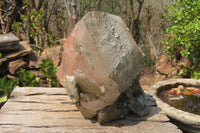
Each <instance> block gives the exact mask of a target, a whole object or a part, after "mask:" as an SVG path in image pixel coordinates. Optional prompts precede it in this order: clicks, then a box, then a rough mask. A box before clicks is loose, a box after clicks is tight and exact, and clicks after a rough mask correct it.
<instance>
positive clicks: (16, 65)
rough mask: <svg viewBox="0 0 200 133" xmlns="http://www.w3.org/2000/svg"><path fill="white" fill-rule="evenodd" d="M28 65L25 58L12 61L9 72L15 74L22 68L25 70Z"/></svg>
mask: <svg viewBox="0 0 200 133" xmlns="http://www.w3.org/2000/svg"><path fill="white" fill-rule="evenodd" d="M27 65H28V63H27V62H26V61H24V60H23V58H20V59H18V60H14V61H10V62H9V65H8V70H9V72H10V73H11V74H15V73H16V72H17V71H18V70H19V69H20V68H24V67H26V66H27Z"/></svg>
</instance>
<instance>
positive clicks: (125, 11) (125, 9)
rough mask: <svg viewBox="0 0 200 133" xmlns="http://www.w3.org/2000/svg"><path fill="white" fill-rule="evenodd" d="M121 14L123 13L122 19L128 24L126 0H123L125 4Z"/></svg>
mask: <svg viewBox="0 0 200 133" xmlns="http://www.w3.org/2000/svg"><path fill="white" fill-rule="evenodd" d="M123 14H124V21H125V23H126V25H128V20H127V0H125V6H124V11H123Z"/></svg>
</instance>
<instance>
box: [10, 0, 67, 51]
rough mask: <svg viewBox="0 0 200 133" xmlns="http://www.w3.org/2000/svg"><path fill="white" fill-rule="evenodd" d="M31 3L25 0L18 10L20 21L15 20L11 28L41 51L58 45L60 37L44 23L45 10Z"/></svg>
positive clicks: (62, 17) (62, 16)
mask: <svg viewBox="0 0 200 133" xmlns="http://www.w3.org/2000/svg"><path fill="white" fill-rule="evenodd" d="M30 3H31V1H30V0H23V7H22V9H19V10H18V11H19V12H20V21H14V22H13V24H12V25H11V28H12V30H13V31H14V32H15V33H16V35H17V36H18V37H21V36H23V37H24V38H23V39H26V40H28V41H29V43H30V44H33V45H31V46H32V48H33V49H34V50H37V51H39V53H41V52H42V51H43V49H44V48H47V47H49V46H52V45H57V44H58V42H57V40H58V38H57V37H56V36H55V35H53V33H52V32H51V31H49V30H48V28H47V24H45V23H44V22H45V19H44V17H45V16H44V14H45V13H44V11H42V10H38V9H35V8H32V6H31V4H30ZM61 19H64V15H61ZM62 21H64V20H62ZM46 23H47V22H46Z"/></svg>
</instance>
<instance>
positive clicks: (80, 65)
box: [57, 12, 148, 123]
mask: <svg viewBox="0 0 200 133" xmlns="http://www.w3.org/2000/svg"><path fill="white" fill-rule="evenodd" d="M63 49H64V51H63V55H62V63H61V66H60V68H59V69H58V73H57V76H58V78H59V81H60V83H61V84H62V85H63V86H64V87H65V88H66V90H67V92H68V94H69V96H70V97H71V99H72V101H73V102H74V103H76V105H77V107H78V109H79V110H80V111H81V113H82V114H83V116H85V117H87V118H93V117H95V116H97V118H98V120H99V121H100V122H102V123H103V122H107V121H110V120H114V119H117V118H121V117H122V116H124V115H125V114H127V112H128V110H131V111H133V112H136V114H137V110H138V111H142V112H143V113H141V112H138V115H140V116H142V115H145V114H146V113H144V112H148V111H147V110H148V109H147V107H148V105H147V104H146V98H145V94H144V93H143V91H142V89H141V87H139V88H138V87H137V85H136V86H135V85H134V81H135V79H136V77H137V76H138V74H139V73H140V71H141V69H142V67H143V63H144V55H143V53H142V51H141V50H140V49H139V48H138V46H137V45H136V43H135V42H134V40H133V39H132V37H131V35H130V33H129V31H128V29H127V27H126V25H125V24H124V23H123V21H122V19H121V18H120V17H118V16H115V15H111V14H106V13H102V12H90V13H88V14H87V15H86V16H84V17H83V18H82V19H81V20H80V21H79V22H78V23H77V25H76V27H75V29H74V30H73V31H72V33H71V34H70V36H69V37H68V38H67V40H66V41H65V42H64V45H63ZM134 87H136V88H134ZM127 90H128V91H127ZM137 90H139V91H137ZM126 92H127V93H130V94H129V95H127V96H125V98H126V100H125V101H126V102H124V100H119V96H120V95H121V94H122V93H126ZM135 92H136V94H133V93H135ZM125 95H126V94H125ZM134 95H135V96H136V97H137V98H138V99H136V100H135V101H137V103H133V102H129V103H130V104H129V105H126V107H125V108H124V109H127V111H126V110H124V109H123V110H120V109H117V107H118V105H119V104H118V102H121V103H122V104H127V103H128V102H127V101H128V100H130V98H131V99H132V100H130V101H134V100H133V99H134V98H135V97H133V96H134ZM122 99H123V98H122ZM140 101H141V102H140ZM134 104H135V105H134ZM120 105H121V104H120ZM140 105H141V108H140ZM123 106H124V105H123ZM130 106H131V107H130ZM134 106H135V107H134ZM138 107H139V108H138ZM132 108H135V110H136V111H134V109H133V110H132ZM137 108H138V109H137ZM104 109H105V110H104ZM112 111H115V112H116V113H115V114H116V115H113V116H111V117H110V118H109V115H108V114H106V112H109V113H110V112H112ZM104 117H106V118H104Z"/></svg>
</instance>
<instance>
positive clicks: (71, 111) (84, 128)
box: [0, 87, 182, 133]
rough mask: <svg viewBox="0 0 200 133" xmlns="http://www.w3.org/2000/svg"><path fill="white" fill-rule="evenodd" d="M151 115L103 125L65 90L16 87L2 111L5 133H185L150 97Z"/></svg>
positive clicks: (0, 121)
mask: <svg viewBox="0 0 200 133" xmlns="http://www.w3.org/2000/svg"><path fill="white" fill-rule="evenodd" d="M148 101H149V103H150V105H151V113H150V114H149V115H148V116H145V117H143V118H139V117H137V116H135V115H133V114H130V115H129V116H127V117H126V118H124V119H121V120H116V121H113V122H110V123H107V124H103V125H100V124H99V123H98V122H97V121H96V120H90V119H85V118H83V116H82V115H81V113H80V112H79V111H78V110H77V108H76V107H75V105H74V104H73V103H72V102H71V100H70V98H69V97H68V96H67V94H66V91H65V89H64V88H40V87H39V88H34V87H27V88H26V87H19V88H15V89H14V91H13V92H12V94H11V97H10V99H9V100H8V101H7V103H6V104H5V105H4V106H3V107H2V109H1V110H0V132H1V133H7V132H9V133H76V132H77V133H104V132H105V133H107V132H114V133H161V132H162V133H169V132H170V133H182V131H181V130H179V129H178V128H177V127H176V126H175V125H173V124H171V123H170V122H169V119H168V118H167V116H166V115H165V114H164V113H163V112H162V111H161V109H159V108H158V107H156V104H155V101H154V99H153V98H152V97H151V96H148Z"/></svg>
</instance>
